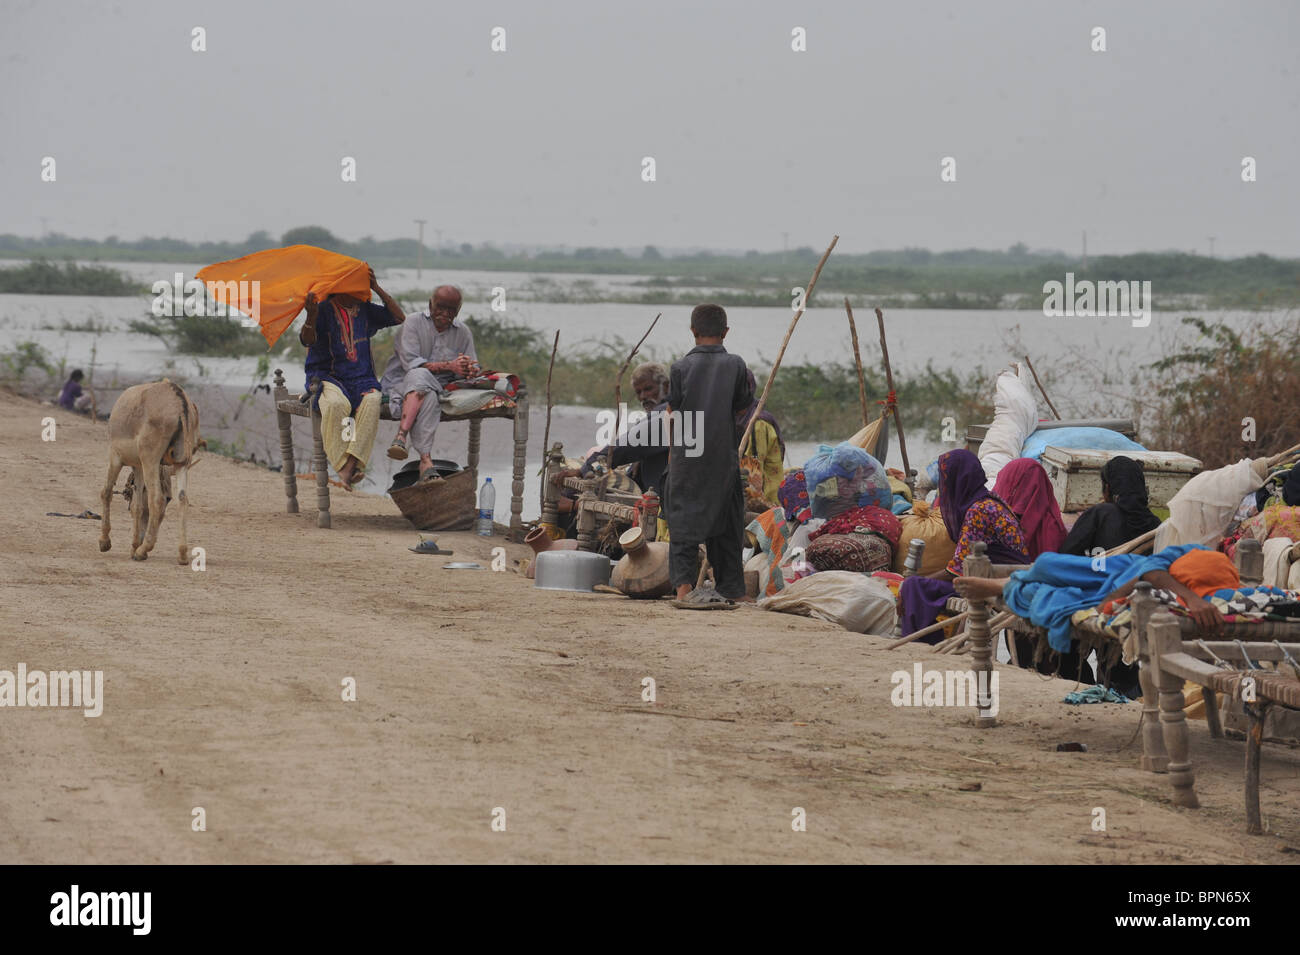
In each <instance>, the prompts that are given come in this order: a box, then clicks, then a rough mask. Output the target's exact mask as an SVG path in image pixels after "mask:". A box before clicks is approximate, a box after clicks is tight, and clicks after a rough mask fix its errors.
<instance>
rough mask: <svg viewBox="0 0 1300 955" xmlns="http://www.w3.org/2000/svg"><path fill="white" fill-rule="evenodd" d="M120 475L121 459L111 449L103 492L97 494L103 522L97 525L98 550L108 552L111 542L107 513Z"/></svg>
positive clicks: (109, 522)
mask: <svg viewBox="0 0 1300 955" xmlns="http://www.w3.org/2000/svg"><path fill="white" fill-rule="evenodd" d="M121 473H122V459H121V458H120V457H118V454H117V452H116V451H115V450H113V449H112V448H109V451H108V479H107V480H106V481H105V482H104V490H103V491H101V492H100V494H99V507H100V510H102V511H103V512H104V514H103V518H104V520H103V522H102V523H101V524H100V525H99V549H100V550H102V551H103V550H109V549H110V548H112V546H113V542H112V541H111V540H110V539H109V532H110V531H111V530H112V526H113V525H112V522H111V521H110V520H109V517H108V511H109V508H111V507H112V505H113V488H114V486H116V484H117V476H118V475H119V474H121Z"/></svg>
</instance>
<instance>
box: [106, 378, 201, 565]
mask: <svg viewBox="0 0 1300 955" xmlns="http://www.w3.org/2000/svg"><path fill="white" fill-rule="evenodd" d="M204 446H205V442H203V441H201V440H200V439H199V409H198V408H197V407H195V405H194V402H193V401H191V400H190V398H189V396H188V395H186V394H185V392H184V391H183V390H181V387H180V386H179V385H177V384H176V383H175V382H173V381H170V380H168V379H166V378H164V379H163V380H162V381H152V382H149V383H148V384H144V385H133V386H132V387H130V388H128V389H126V391H124V392H122V394H121V397H119V398H118V399H117V403H116V404H114V405H113V413H112V414H110V415H109V417H108V479H107V480H106V481H105V482H104V490H103V492H102V494H101V495H100V502H101V504H102V505H103V510H104V520H103V524H102V525H101V528H100V532H99V549H100V550H101V551H105V550H108V549H109V548H111V547H112V546H113V543H112V541H111V540H110V539H109V532H110V530H111V529H112V525H111V523H110V521H109V515H108V512H109V508H110V506H111V505H112V502H113V488H114V486H115V485H116V484H117V477H118V475H119V474H120V473H121V471H122V468H124V467H129V468H131V478H130V480H129V481H128V484H127V489H128V490H127V492H126V493H127V498H128V500H129V501H130V507H131V517H132V519H133V533H132V539H131V559H132V560H146V559H147V558H148V557H149V551H151V550H153V548H154V545H155V544H156V543H157V542H158V525H159V524H161V523H162V519H163V511H164V510H165V509H166V507H167V502H168V501H169V500H170V499H171V480H170V478H169V476H168V474H167V472H166V471H165V470H164V468H167V467H170V468H171V476H172V477H175V478H176V488H177V498H178V499H179V501H180V505H181V542H180V552H179V556H178V560H177V562H178V563H181V564H188V563H189V562H190V548H189V544H188V543H187V542H186V539H185V517H186V512H187V511H188V510H189V503H190V502H189V498H188V497H187V496H186V494H185V479H186V478H187V477H188V475H189V470H190V465H191V464H193V463H194V454H195V452H196V451H197V450H198V449H199V448H201V447H204ZM142 525H147V526H143V527H142Z"/></svg>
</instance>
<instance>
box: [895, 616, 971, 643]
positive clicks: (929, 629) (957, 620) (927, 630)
mask: <svg viewBox="0 0 1300 955" xmlns="http://www.w3.org/2000/svg"><path fill="white" fill-rule="evenodd" d="M969 616H970V611H969V610H963V611H962V612H961V613H959V614H954V615H953V616H951V617H949V618H948V619H947V620H940V621H939V622H938V623H932V624H930V626H928V627H925V628H924V629H922V630H918V631H916V633H909V634H908V635H907V636H905V637H903V638H902V639H899V640H895V641H894V642H893V643H891V644H889V646H887V647H885V649H886V650H893V649H896V648H897V647H901V646H902V645H903V644H905V643H911V642H912V641H913V640H916V639H917V638H918V637H924V636H927V635H928V634H931V633H934V632H935V631H936V630H943V629H945V628H947V627H949V626H951V625H952V624H954V623H960V622H962V621H963V620H965V619H966V618H967V617H969Z"/></svg>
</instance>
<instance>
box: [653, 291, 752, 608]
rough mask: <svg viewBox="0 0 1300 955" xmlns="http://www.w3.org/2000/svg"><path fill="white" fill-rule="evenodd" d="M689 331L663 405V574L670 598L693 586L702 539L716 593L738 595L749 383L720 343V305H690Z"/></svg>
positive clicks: (723, 321)
mask: <svg viewBox="0 0 1300 955" xmlns="http://www.w3.org/2000/svg"><path fill="white" fill-rule="evenodd" d="M691 333H692V334H693V335H694V336H695V347H694V348H692V349H691V350H690V352H688V353H687V354H686V357H684V358H682V359H681V360H680V361H676V362H674V363H673V366H672V370H671V371H670V372H669V374H668V409H669V414H670V416H671V420H672V422H673V426H674V429H675V430H676V431H677V433H676V434H674V436H673V440H672V447H671V450H670V451H669V459H668V500H667V505H666V506H667V511H668V534H669V551H668V570H669V575H670V577H671V579H672V584H673V586H674V587H675V588H676V590H677V598H678V599H679V600H682V599H685V598H686V596H687V595H688V594H689V593H690V592H691V591H692V590H693V589H694V587H695V579H696V557H697V554H698V552H699V545H700V544H704V545H705V550H706V552H707V553H708V558H709V563H710V565H712V567H713V576H714V580H715V581H716V582H717V592H718V593H719V594H720V595H722V596H723V597H728V598H731V599H734V600H745V599H746V597H745V574H744V567H743V564H742V562H741V551H742V550H743V548H744V541H745V497H744V488H743V487H742V485H741V480H740V458H739V457H738V455H737V451H736V445H737V444H738V443H739V441H740V434H739V433H738V432H737V430H736V413H737V412H738V411H741V410H743V409H745V408H748V407H749V405H750V401H751V400H752V398H753V394H754V391H753V386H752V385H750V383H749V375H748V372H749V369H748V368H747V367H746V365H745V361H744V359H742V358H741V357H740V356H739V355H731V354H728V353H727V350H726V349H725V348H723V347H722V340H723V339H724V338H726V337H727V313H726V312H725V311H723V309H722V307H721V306H719V305H698V306H696V308H695V310H694V311H693V312H691ZM679 415H680V418H679Z"/></svg>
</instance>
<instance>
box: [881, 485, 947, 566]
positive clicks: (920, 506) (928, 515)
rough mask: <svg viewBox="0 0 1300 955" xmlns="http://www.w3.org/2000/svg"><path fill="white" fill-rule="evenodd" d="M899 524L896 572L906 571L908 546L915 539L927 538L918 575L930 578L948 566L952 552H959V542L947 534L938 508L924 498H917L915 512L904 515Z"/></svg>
mask: <svg viewBox="0 0 1300 955" xmlns="http://www.w3.org/2000/svg"><path fill="white" fill-rule="evenodd" d="M898 523H899V535H898V546H897V547H896V548H895V550H894V570H895V571H897V572H898V573H900V574H901V573H902V572H903V570H904V568H903V563H904V562H905V561H906V560H907V549H908V546H909V545H910V544H911V542H912V539H913V538H918V539H920V540H923V541H925V550H924V552H922V554H921V566H920V567H918V568H917V571H916V572H917V573H918V574H921V575H922V576H924V577H928V576H930V575H931V574H934V573H938V572H939V571H941V570H943V569H944V568H945V567H947V566H948V561H950V560H952V555H953V554H954V553H956V551H957V544H956V543H955V542H954V541H953V539H952V538H951V537H949V536H948V530H947V528H946V527H944V524H943V514H942V513H940V511H939V508H937V507H931V506H930V505H929V504H927V503H925V501H916V502H915V503H913V504H912V512H911V513H910V514H904V515H902V516H901V517H900V518H899V519H898Z"/></svg>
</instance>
